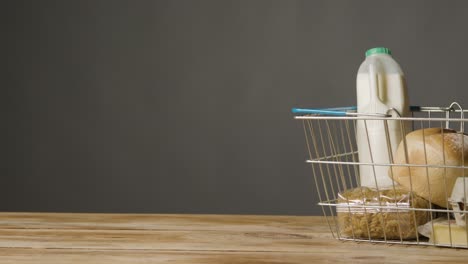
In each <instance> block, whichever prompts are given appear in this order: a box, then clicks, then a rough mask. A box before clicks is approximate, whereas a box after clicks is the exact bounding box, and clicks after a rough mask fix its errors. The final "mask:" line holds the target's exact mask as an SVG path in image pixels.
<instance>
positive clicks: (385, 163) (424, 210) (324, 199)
mask: <svg viewBox="0 0 468 264" xmlns="http://www.w3.org/2000/svg"><path fill="white" fill-rule="evenodd" d="M410 111H411V117H400V116H399V113H398V112H396V111H394V109H389V111H388V112H387V113H386V114H377V113H376V114H362V113H357V109H356V107H338V108H321V109H299V108H294V109H293V110H292V112H293V113H294V114H295V119H297V120H301V121H302V124H303V129H304V134H305V141H306V145H307V152H308V156H309V158H308V159H307V161H306V162H307V163H308V164H310V165H311V169H312V175H313V177H314V181H315V187H316V190H317V196H318V199H319V203H318V204H319V205H320V206H321V208H322V212H323V215H324V216H325V219H326V222H327V223H328V225H329V227H330V230H331V233H332V235H333V237H334V238H337V239H340V240H351V241H363V242H372V243H388V244H417V245H434V246H445V247H456V248H468V232H467V231H466V228H465V223H467V222H468V221H467V217H468V214H467V213H468V211H467V209H465V202H466V201H465V200H466V199H467V198H468V177H466V178H465V177H464V176H468V175H466V174H467V173H465V170H466V172H468V166H465V155H467V157H466V162H467V164H468V136H466V135H465V134H464V124H465V122H467V121H468V119H465V118H464V113H465V112H466V111H467V110H463V109H462V108H461V107H460V105H459V104H458V103H452V104H450V105H449V106H448V107H419V106H412V107H410ZM372 122H373V123H375V124H377V123H378V124H379V125H380V127H381V128H382V129H383V130H384V133H383V134H384V135H385V137H382V138H379V140H380V141H381V142H373V143H372V144H378V145H380V146H384V147H386V148H387V151H386V152H385V153H386V155H388V157H386V159H385V160H382V159H378V158H377V157H375V156H374V158H373V155H372V154H373V153H372V150H371V148H370V146H371V143H369V141H371V140H372V137H371V136H370V135H369V133H370V132H369V131H368V125H369V124H371V123H372ZM395 124H397V127H399V129H400V132H401V133H402V135H403V136H402V140H401V142H398V144H396V146H398V148H396V147H393V148H392V144H391V140H392V139H391V137H390V136H389V127H390V126H392V125H393V126H394V125H395ZM360 125H361V126H362V127H364V128H365V129H364V130H358V129H357V127H358V126H360ZM358 131H359V132H358ZM359 139H361V140H363V139H364V140H367V141H368V145H367V146H369V149H368V151H369V152H370V160H365V161H363V160H360V159H359V157H360V155H359V151H361V154H362V151H363V148H362V147H360V148H359V149H358V141H359ZM465 139H466V142H465ZM393 145H395V144H393ZM359 146H361V145H359ZM374 154H375V153H374ZM364 173H370V175H371V176H372V177H374V178H375V181H374V184H375V186H369V185H366V186H363V185H362V179H361V177H362V175H361V174H364ZM382 173H384V174H385V177H389V178H390V179H392V180H391V182H392V184H391V185H390V186H379V183H378V180H377V177H379V176H380V177H381V174H382ZM467 203H468V202H467ZM467 206H468V204H467Z"/></svg>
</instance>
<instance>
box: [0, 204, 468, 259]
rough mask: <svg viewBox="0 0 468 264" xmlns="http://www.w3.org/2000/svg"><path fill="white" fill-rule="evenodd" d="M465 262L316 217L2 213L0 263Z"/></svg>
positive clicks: (460, 255)
mask: <svg viewBox="0 0 468 264" xmlns="http://www.w3.org/2000/svg"><path fill="white" fill-rule="evenodd" d="M429 262H437V263H468V250H465V249H451V248H437V247H433V246H404V245H383V244H370V243H356V242H343V241H338V240H335V239H333V238H332V237H331V234H330V231H329V229H328V226H327V224H326V222H325V221H324V219H323V218H322V217H317V216H256V215H255V216H254V215H158V214H63V213H0V263H15V264H16V263H20V264H21V263H102V264H106V263H112V264H116V263H184V264H190V263H204V264H214V263H216V264H219V263H263V264H264V263H289V264H294V263H429Z"/></svg>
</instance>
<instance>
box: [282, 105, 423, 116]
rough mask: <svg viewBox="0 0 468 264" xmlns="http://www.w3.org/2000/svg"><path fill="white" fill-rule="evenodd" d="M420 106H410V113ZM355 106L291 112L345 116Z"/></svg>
mask: <svg viewBox="0 0 468 264" xmlns="http://www.w3.org/2000/svg"><path fill="white" fill-rule="evenodd" d="M420 108H421V107H420V106H416V105H412V106H410V111H412V112H415V111H419V110H420ZM356 110H357V106H345V107H332V108H293V109H292V110H291V112H292V113H293V114H296V115H310V114H312V115H329V116H346V115H347V112H348V111H356Z"/></svg>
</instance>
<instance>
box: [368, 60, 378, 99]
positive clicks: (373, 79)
mask: <svg viewBox="0 0 468 264" xmlns="http://www.w3.org/2000/svg"><path fill="white" fill-rule="evenodd" d="M369 88H370V89H369V90H370V99H371V100H374V102H379V103H380V102H381V101H380V98H379V95H378V83H377V73H376V71H375V65H374V64H372V63H369Z"/></svg>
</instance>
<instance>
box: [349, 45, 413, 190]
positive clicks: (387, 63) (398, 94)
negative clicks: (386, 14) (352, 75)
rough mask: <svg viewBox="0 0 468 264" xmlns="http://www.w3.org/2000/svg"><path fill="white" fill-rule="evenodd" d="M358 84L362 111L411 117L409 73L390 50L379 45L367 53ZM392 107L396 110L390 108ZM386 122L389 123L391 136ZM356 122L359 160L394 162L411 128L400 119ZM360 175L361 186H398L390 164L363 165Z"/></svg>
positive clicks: (359, 108) (360, 167)
mask: <svg viewBox="0 0 468 264" xmlns="http://www.w3.org/2000/svg"><path fill="white" fill-rule="evenodd" d="M356 86H357V111H358V113H368V114H375V113H377V114H391V115H392V116H394V117H398V113H399V115H400V116H402V117H405V116H409V114H410V113H409V103H408V96H407V91H406V81H405V76H404V74H403V71H402V70H401V68H400V65H398V63H397V62H396V61H395V60H394V59H393V58H392V56H391V51H390V50H389V49H387V48H382V47H379V48H373V49H370V50H368V51H367V52H366V59H365V60H364V62H363V63H362V64H361V66H360V67H359V71H358V74H357V81H356ZM392 108H393V109H394V110H396V111H389V109H392ZM362 117H363V118H365V117H364V116H362ZM385 122H387V124H388V137H387V135H386V133H385ZM356 125H357V127H356V140H357V147H358V153H359V154H358V156H359V162H363V163H373V164H389V163H391V160H390V159H391V157H393V154H394V153H395V152H396V150H397V147H398V144H399V143H400V141H401V140H402V139H403V137H404V136H405V135H406V134H407V132H408V131H409V129H410V123H409V122H407V121H406V122H402V123H401V124H400V121H399V120H388V121H382V120H358V121H357V123H356ZM388 140H390V144H388V143H387V142H388ZM389 150H391V153H389ZM390 154H392V155H391V156H390ZM359 174H360V181H361V182H360V183H361V186H366V187H371V188H379V189H380V188H385V187H391V186H393V184H395V185H397V184H396V183H393V181H392V179H391V178H390V175H389V166H377V165H359Z"/></svg>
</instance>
